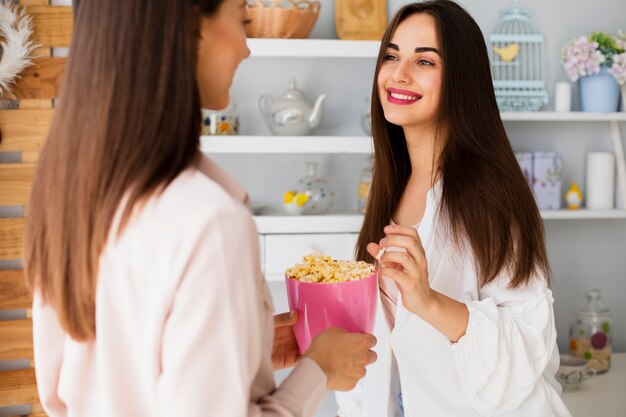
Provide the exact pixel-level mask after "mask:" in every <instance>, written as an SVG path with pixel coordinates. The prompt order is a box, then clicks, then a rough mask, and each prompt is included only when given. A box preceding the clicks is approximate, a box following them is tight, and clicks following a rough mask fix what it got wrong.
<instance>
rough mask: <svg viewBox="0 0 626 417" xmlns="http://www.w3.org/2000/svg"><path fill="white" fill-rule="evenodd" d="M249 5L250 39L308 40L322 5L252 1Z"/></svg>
mask: <svg viewBox="0 0 626 417" xmlns="http://www.w3.org/2000/svg"><path fill="white" fill-rule="evenodd" d="M252 3H253V4H248V15H249V16H250V19H251V20H252V22H250V23H249V24H248V25H246V33H247V35H248V37H250V38H306V37H308V36H309V34H310V33H311V30H312V29H313V26H315V22H316V21H317V16H318V15H319V13H320V7H321V5H320V3H319V2H317V1H308V0H302V1H293V0H285V2H284V3H285V4H287V6H286V7H284V6H283V5H282V3H283V0H272V2H271V3H267V2H266V3H265V4H264V2H263V1H262V0H252Z"/></svg>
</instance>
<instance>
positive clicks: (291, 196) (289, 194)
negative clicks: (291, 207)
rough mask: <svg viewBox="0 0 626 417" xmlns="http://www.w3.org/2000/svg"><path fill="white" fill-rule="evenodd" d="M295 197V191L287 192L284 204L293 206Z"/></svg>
mask: <svg viewBox="0 0 626 417" xmlns="http://www.w3.org/2000/svg"><path fill="white" fill-rule="evenodd" d="M295 197H296V194H295V193H294V192H293V191H287V192H285V195H284V196H283V202H284V203H285V204H291V203H293V200H294V198H295Z"/></svg>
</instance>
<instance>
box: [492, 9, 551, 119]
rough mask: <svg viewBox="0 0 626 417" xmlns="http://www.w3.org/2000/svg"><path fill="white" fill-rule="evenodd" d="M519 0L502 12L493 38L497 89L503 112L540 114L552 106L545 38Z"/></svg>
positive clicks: (494, 80) (494, 77) (495, 88)
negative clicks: (549, 100)
mask: <svg viewBox="0 0 626 417" xmlns="http://www.w3.org/2000/svg"><path fill="white" fill-rule="evenodd" d="M531 16H532V13H531V11H530V10H528V9H525V8H522V7H521V6H520V5H519V4H518V0H513V6H512V7H510V8H504V9H502V10H501V11H500V17H501V19H500V22H498V24H497V25H496V27H495V29H494V31H493V33H492V34H491V36H490V37H489V41H490V44H491V48H490V59H491V67H492V72H493V87H494V90H495V93H496V99H497V101H498V108H499V109H500V111H503V112H513V111H517V112H520V111H522V112H523V111H538V110H539V109H540V108H541V106H542V105H544V104H547V103H548V94H547V93H546V83H545V66H544V62H545V51H544V40H543V35H542V34H541V33H540V32H539V29H537V26H535V24H534V23H533V22H532V21H531V20H530V17H531Z"/></svg>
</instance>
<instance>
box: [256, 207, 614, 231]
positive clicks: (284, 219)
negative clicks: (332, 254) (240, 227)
mask: <svg viewBox="0 0 626 417" xmlns="http://www.w3.org/2000/svg"><path fill="white" fill-rule="evenodd" d="M541 217H542V218H543V219H544V220H577V219H626V210H546V211H542V212H541ZM254 221H255V223H256V226H257V229H258V232H259V233H261V234H303V233H358V232H359V231H360V230H361V224H362V223H363V216H362V215H361V214H327V215H323V216H288V215H258V216H254Z"/></svg>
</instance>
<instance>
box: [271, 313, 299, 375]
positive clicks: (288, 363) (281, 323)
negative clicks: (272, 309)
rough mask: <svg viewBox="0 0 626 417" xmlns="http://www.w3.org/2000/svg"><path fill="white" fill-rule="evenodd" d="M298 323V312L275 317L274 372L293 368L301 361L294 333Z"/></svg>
mask: <svg viewBox="0 0 626 417" xmlns="http://www.w3.org/2000/svg"><path fill="white" fill-rule="evenodd" d="M297 321H298V312H297V311H292V312H289V313H282V314H277V315H275V316H274V347H273V349H272V365H274V370H278V369H283V368H291V367H292V366H295V365H296V363H298V361H299V360H300V351H299V350H298V344H297V343H296V336H295V334H294V333H293V325H294V324H296V322H297Z"/></svg>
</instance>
